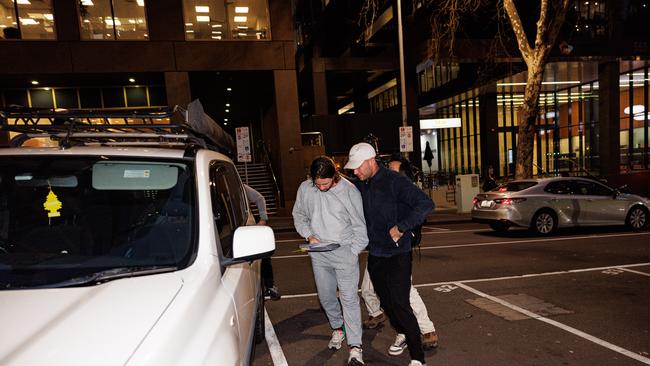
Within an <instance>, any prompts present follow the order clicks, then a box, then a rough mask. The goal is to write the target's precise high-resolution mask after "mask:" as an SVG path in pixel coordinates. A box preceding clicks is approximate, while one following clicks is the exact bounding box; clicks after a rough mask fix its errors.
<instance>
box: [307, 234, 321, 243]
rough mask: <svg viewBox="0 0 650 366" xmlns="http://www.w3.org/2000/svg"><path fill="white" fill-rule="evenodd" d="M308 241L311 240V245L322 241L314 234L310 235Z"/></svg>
mask: <svg viewBox="0 0 650 366" xmlns="http://www.w3.org/2000/svg"><path fill="white" fill-rule="evenodd" d="M307 241H309V245H312V244H318V243H320V240H318V238H317V237H315V236H313V235H312V236H310V237H309V238H308V239H307Z"/></svg>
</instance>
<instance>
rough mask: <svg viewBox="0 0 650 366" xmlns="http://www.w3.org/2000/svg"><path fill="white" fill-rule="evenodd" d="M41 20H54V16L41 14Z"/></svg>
mask: <svg viewBox="0 0 650 366" xmlns="http://www.w3.org/2000/svg"><path fill="white" fill-rule="evenodd" d="M43 18H45V19H47V20H54V15H52V14H43Z"/></svg>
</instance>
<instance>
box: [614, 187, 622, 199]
mask: <svg viewBox="0 0 650 366" xmlns="http://www.w3.org/2000/svg"><path fill="white" fill-rule="evenodd" d="M619 194H621V192H620V191H619V190H618V189H612V198H616V197H618V195H619Z"/></svg>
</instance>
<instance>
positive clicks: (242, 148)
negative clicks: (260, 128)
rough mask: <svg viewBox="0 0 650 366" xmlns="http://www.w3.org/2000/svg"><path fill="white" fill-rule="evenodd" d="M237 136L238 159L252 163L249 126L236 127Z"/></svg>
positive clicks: (241, 161)
mask: <svg viewBox="0 0 650 366" xmlns="http://www.w3.org/2000/svg"><path fill="white" fill-rule="evenodd" d="M235 135H236V136H237V161H238V162H240V163H250V162H251V161H252V159H251V138H250V134H249V133H248V127H237V128H236V129H235Z"/></svg>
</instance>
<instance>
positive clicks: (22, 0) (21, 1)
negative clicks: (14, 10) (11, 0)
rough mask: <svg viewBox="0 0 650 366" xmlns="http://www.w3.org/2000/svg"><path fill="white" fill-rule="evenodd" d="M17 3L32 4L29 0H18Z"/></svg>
mask: <svg viewBox="0 0 650 366" xmlns="http://www.w3.org/2000/svg"><path fill="white" fill-rule="evenodd" d="M16 3H18V5H32V3H31V2H30V1H29V0H18V1H16Z"/></svg>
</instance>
